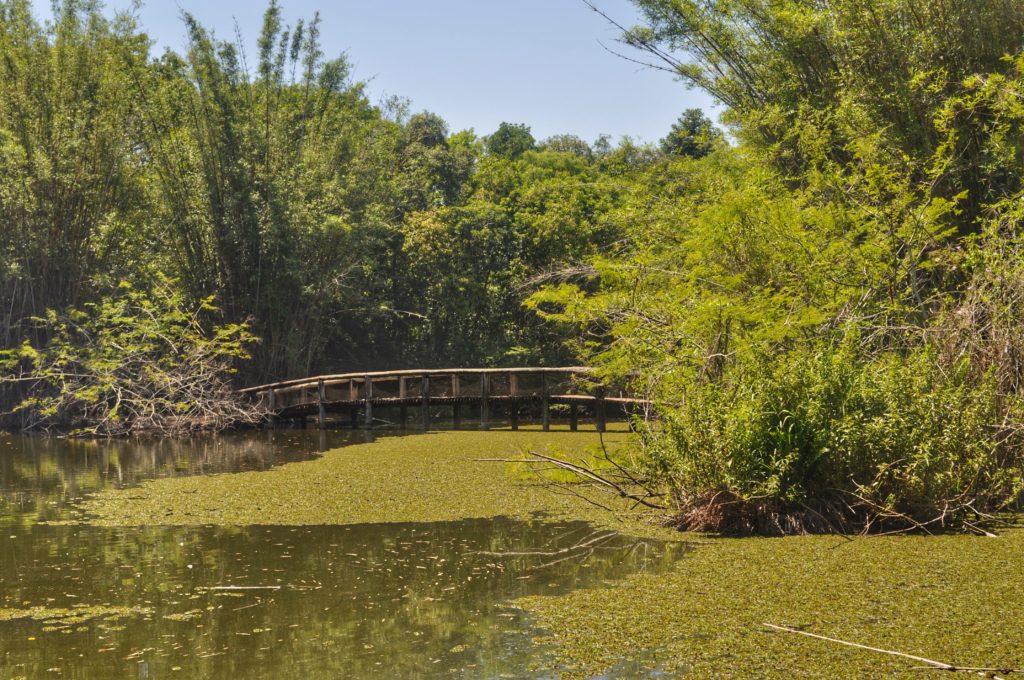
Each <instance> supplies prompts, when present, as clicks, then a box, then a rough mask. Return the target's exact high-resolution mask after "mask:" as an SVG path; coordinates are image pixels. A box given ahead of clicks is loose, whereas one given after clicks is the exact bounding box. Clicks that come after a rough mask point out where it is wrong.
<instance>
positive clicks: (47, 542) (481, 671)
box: [0, 431, 685, 679]
mask: <svg viewBox="0 0 1024 680" xmlns="http://www.w3.org/2000/svg"><path fill="white" fill-rule="evenodd" d="M352 434H353V433H341V432H336V433H331V434H330V435H329V436H332V437H336V438H337V441H336V442H334V443H332V446H337V445H340V444H342V443H344V440H345V439H348V438H349V437H351V436H352ZM354 434H355V436H356V438H357V440H358V441H363V440H364V439H363V438H362V437H363V435H362V433H354ZM319 436H320V435H319V433H317V432H315V431H313V432H304V431H278V432H275V433H272V435H271V436H270V437H269V438H268V436H267V435H266V433H249V434H246V435H237V436H234V435H233V436H232V437H229V438H227V439H226V440H222V441H215V440H213V439H210V440H203V441H200V442H199V443H198V444H187V443H182V442H178V443H170V442H153V443H152V444H149V445H146V444H142V445H139V446H137V447H134V448H133V446H132V445H131V444H129V443H126V442H120V443H117V444H116V445H113V446H107V447H103V446H99V447H96V448H90V447H89V446H85V447H81V446H80V445H81V444H82V443H81V442H77V443H76V442H69V443H67V444H68V446H67V447H66V448H65V447H63V446H62V445H60V444H59V443H56V442H53V441H50V442H42V441H41V440H32V441H21V442H17V441H15V439H17V438H10V439H8V441H6V442H5V444H4V446H6V447H7V448H6V449H2V448H0V493H2V494H3V495H2V496H0V498H3V499H4V500H3V504H2V505H0V678H3V679H6V678H16V677H28V678H35V677H74V678H82V679H91V678H163V677H168V678H175V677H180V678H284V677H301V678H341V677H344V678H380V677H397V678H431V677H437V678H441V677H459V678H462V677H466V678H498V677H514V678H547V677H556V676H557V674H558V673H557V669H552V668H551V662H550V660H549V657H548V650H546V649H544V648H543V647H542V646H539V645H537V644H535V643H534V642H533V638H534V636H535V635H536V634H537V632H538V631H536V630H535V629H534V628H533V627H532V626H531V624H530V621H529V620H528V619H527V618H526V615H525V614H524V613H522V612H521V611H519V610H516V609H514V608H511V607H509V605H508V603H509V602H510V601H511V600H512V599H514V598H516V597H521V596H524V595H544V594H551V595H554V594H560V593H565V592H567V591H569V590H572V589H574V588H580V587H587V586H596V585H600V584H602V583H605V582H607V581H611V580H615V579H619V578H622V577H624V576H627V575H629V574H631V573H635V572H638V571H655V572H657V571H661V570H664V569H667V568H669V566H670V565H671V564H672V563H673V562H674V561H675V560H676V559H678V558H679V557H680V555H681V554H682V553H683V552H684V551H685V546H683V545H680V544H665V543H660V542H657V541H649V540H637V539H632V538H627V537H623V536H621V535H618V534H615V533H614V532H610V531H605V530H598V529H595V528H594V527H593V526H591V525H588V524H586V523H583V522H551V521H544V520H542V519H540V518H538V519H535V520H531V521H521V520H512V519H507V518H493V519H475V520H465V521H459V522H439V523H425V524H382V525H353V526H324V527H270V526H256V527H242V528H238V527H201V528H179V527H151V528H144V529H105V528H97V527H84V526H55V525H46V524H39V523H37V520H38V519H45V518H48V517H58V516H62V515H63V514H64V513H63V511H62V508H64V507H66V504H67V503H69V502H70V501H71V500H74V498H76V497H79V496H80V495H81V494H82V493H87V492H89V491H93V490H96V489H99V488H103V487H108V486H115V485H116V486H120V485H127V484H131V483H135V482H137V481H139V480H141V479H144V478H147V477H153V476H160V475H169V474H204V473H208V472H223V471H233V470H245V469H263V468H265V467H268V466H271V465H274V464H277V463H282V462H285V461H289V460H301V459H302V458H304V457H309V455H310V454H309V453H308V452H309V451H310V450H311V449H310V443H311V442H312V443H318V442H317V440H318V439H319ZM190 441H191V440H190ZM316 448H318V447H316V446H314V447H313V450H315V449H316ZM232 450H233V451H235V452H237V453H236V454H232V453H230V451H232ZM12 499H14V500H13V502H12ZM641 667H642V668H647V667H648V665H647V664H638V663H632V662H629V663H624V664H623V666H622V672H619V673H613V674H612V675H611V676H608V677H616V676H617V677H631V678H632V677H645V676H646V672H645V671H642V668H641ZM654 675H656V674H654Z"/></svg>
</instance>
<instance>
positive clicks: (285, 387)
mask: <svg viewBox="0 0 1024 680" xmlns="http://www.w3.org/2000/svg"><path fill="white" fill-rule="evenodd" d="M592 371H593V369H591V368H588V367H586V366H564V367H561V368H555V367H551V368H548V367H543V368H531V367H525V368H442V369H437V370H431V373H432V374H434V375H440V374H458V375H481V374H483V373H489V374H492V375H493V374H508V373H520V374H529V375H542V374H552V375H556V374H576V375H585V374H587V373H591V372H592ZM422 374H423V370H422V369H405V370H400V371H377V372H373V373H365V372H363V373H335V374H329V375H319V376H311V377H309V378H296V379H294V380H281V381H278V382H275V383H268V384H265V385H256V386H253V387H246V388H244V389H241V390H238V391H239V393H242V394H247V393H253V392H266V391H267V390H268V389H271V388H274V389H276V390H278V391H290V390H292V389H298V388H301V387H303V386H309V385H314V384H316V381H317V380H319V379H321V378H322V379H323V380H324V382H326V383H327V384H328V385H332V384H338V383H344V382H346V381H349V380H364V379H366V378H367V377H372V378H379V379H384V378H398V377H400V376H403V375H404V376H410V377H416V376H418V375H422Z"/></svg>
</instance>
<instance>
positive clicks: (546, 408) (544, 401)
mask: <svg viewBox="0 0 1024 680" xmlns="http://www.w3.org/2000/svg"><path fill="white" fill-rule="evenodd" d="M540 418H541V423H542V427H543V429H544V431H545V432H547V431H548V430H550V429H551V396H550V394H549V393H548V374H547V373H541V374H540Z"/></svg>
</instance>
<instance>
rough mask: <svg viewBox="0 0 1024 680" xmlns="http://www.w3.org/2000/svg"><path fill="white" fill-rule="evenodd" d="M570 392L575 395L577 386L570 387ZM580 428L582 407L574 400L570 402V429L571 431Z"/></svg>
mask: <svg viewBox="0 0 1024 680" xmlns="http://www.w3.org/2000/svg"><path fill="white" fill-rule="evenodd" d="M569 394H571V395H573V396H575V395H576V388H575V387H571V388H570V389H569ZM578 429H580V408H579V406H578V405H577V404H576V402H575V401H573V402H570V403H569V430H570V431H571V432H576V431H577V430H578Z"/></svg>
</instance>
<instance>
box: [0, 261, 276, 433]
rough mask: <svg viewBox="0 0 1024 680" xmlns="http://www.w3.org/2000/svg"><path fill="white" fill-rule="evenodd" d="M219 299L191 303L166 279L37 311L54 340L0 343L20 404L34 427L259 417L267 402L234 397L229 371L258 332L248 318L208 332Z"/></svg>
mask: <svg viewBox="0 0 1024 680" xmlns="http://www.w3.org/2000/svg"><path fill="white" fill-rule="evenodd" d="M211 302H212V299H206V300H202V301H200V303H199V304H198V305H197V306H195V307H192V306H190V305H189V304H188V302H187V301H186V300H185V299H184V297H183V295H182V294H181V293H180V292H179V291H177V290H176V289H175V288H174V287H173V284H172V282H170V281H166V280H164V281H161V282H160V283H159V284H158V286H157V287H156V288H155V289H154V290H153V292H152V294H150V293H147V292H142V291H137V290H134V289H132V288H131V286H130V285H129V284H127V283H123V284H122V285H121V289H120V290H119V291H118V292H117V294H116V295H114V296H111V297H105V298H103V299H102V300H100V301H99V302H95V303H92V302H90V303H86V304H85V305H84V307H83V308H82V309H72V310H70V311H69V312H68V313H67V314H66V315H59V314H57V313H56V312H54V311H53V310H50V311H49V312H47V314H46V316H45V317H44V318H40V319H35V320H34V321H35V323H36V324H37V325H38V326H39V327H40V328H41V329H42V330H43V331H45V333H46V335H48V336H49V338H50V339H49V341H48V342H47V344H46V346H45V347H43V348H41V349H36V348H34V347H33V346H32V345H31V344H30V343H29V341H28V340H26V341H25V342H24V343H23V344H22V345H21V346H20V347H18V348H16V349H10V350H3V351H0V370H3V371H4V372H5V373H9V374H11V375H13V376H14V382H15V385H16V386H17V387H18V388H20V389H18V394H19V401H18V403H17V404H16V405H15V407H14V414H15V415H17V416H18V418H19V420H20V422H21V425H22V427H24V428H26V429H50V428H59V429H60V430H62V431H64V432H71V433H73V434H78V435H81V434H90V435H103V436H109V435H118V434H127V433H131V432H150V433H162V434H169V433H178V432H187V431H190V430H196V429H211V428H223V427H226V426H231V425H237V424H242V423H254V422H256V421H257V420H258V419H259V417H260V416H261V412H260V410H259V409H258V406H257V405H254V404H246V403H244V402H241V401H239V400H237V399H235V398H234V396H233V395H234V388H233V387H232V385H231V383H230V380H229V376H230V375H231V373H232V372H233V371H234V369H233V365H234V364H235V363H236V362H237V361H238V360H240V359H246V358H248V353H247V350H246V347H247V346H249V345H251V344H252V342H253V340H254V338H253V336H252V335H251V334H250V333H249V331H248V329H247V328H246V326H245V325H244V324H227V325H220V326H216V327H214V328H213V329H212V332H210V333H209V334H208V333H206V332H205V330H204V328H203V324H202V323H201V321H200V315H201V314H202V313H207V314H208V313H210V312H216V311H217V310H216V309H215V308H213V307H212V306H211Z"/></svg>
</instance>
